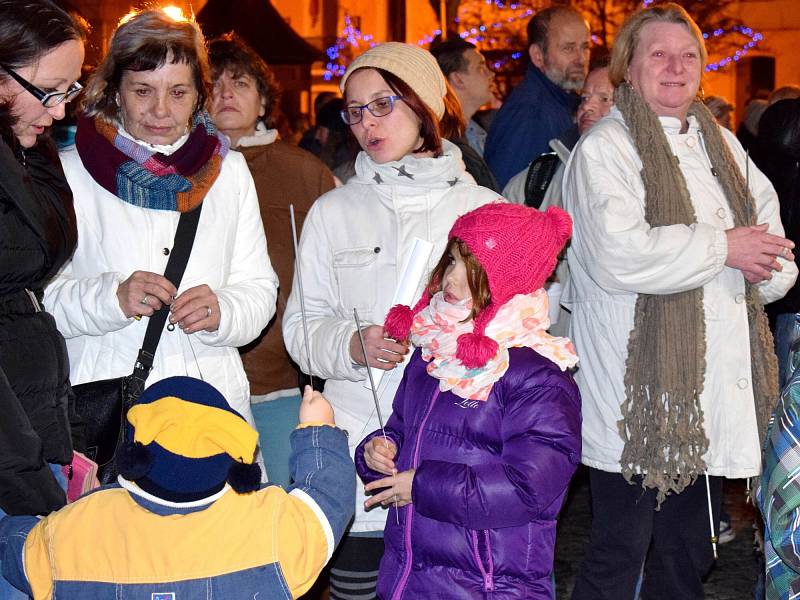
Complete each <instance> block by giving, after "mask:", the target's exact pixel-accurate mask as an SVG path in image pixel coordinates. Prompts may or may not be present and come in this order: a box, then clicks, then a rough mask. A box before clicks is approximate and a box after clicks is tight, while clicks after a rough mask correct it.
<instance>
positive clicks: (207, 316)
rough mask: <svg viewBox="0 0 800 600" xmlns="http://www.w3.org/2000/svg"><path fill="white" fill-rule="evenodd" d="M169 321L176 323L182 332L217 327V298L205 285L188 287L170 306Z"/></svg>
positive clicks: (212, 329)
mask: <svg viewBox="0 0 800 600" xmlns="http://www.w3.org/2000/svg"><path fill="white" fill-rule="evenodd" d="M170 312H172V314H171V315H170V317H169V322H170V323H177V324H178V327H180V328H181V329H183V332H184V333H194V332H196V331H216V330H217V329H219V321H220V314H219V300H218V299H217V295H216V294H215V293H214V291H213V290H212V289H211V288H210V287H208V286H207V285H205V284H204V285H198V286H195V287H193V288H189V289H188V290H186V291H185V292H183V293H182V294H181V295H180V296H178V297H177V298H175V301H174V302H173V303H172V306H171V307H170Z"/></svg>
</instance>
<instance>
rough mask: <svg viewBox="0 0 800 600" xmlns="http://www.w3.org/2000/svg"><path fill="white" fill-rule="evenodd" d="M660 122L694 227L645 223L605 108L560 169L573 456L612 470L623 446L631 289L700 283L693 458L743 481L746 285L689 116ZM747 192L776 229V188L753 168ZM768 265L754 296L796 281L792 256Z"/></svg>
mask: <svg viewBox="0 0 800 600" xmlns="http://www.w3.org/2000/svg"><path fill="white" fill-rule="evenodd" d="M661 124H662V126H663V128H664V133H665V134H666V136H667V139H668V140H669V144H670V147H671V148H672V151H673V152H674V153H675V155H676V156H677V157H678V159H679V161H680V169H681V171H682V173H683V175H684V178H685V179H686V184H687V187H688V190H689V194H690V196H691V198H692V204H693V206H694V209H695V212H696V214H697V221H698V222H697V223H696V224H694V225H690V226H686V225H671V226H665V227H650V226H649V225H648V224H647V222H646V221H645V218H644V187H643V185H642V180H641V177H640V174H639V173H640V170H641V168H642V163H641V160H640V158H639V156H638V155H637V153H636V151H635V150H634V147H633V144H632V142H631V140H630V138H629V137H628V134H627V127H626V125H625V122H624V120H623V118H622V115H621V113H620V112H619V111H618V110H617V109H616V108H612V109H611V112H610V113H609V115H608V116H607V117H605V118H604V119H602V120H601V121H600V122H598V123H597V124H596V125H595V126H594V127H593V128H592V129H591V131H590V132H589V133H588V134H587V135H586V136H585V137H584V138H583V139H582V140H581V141H580V142H579V144H578V146H577V147H576V148H575V150H574V151H573V153H572V157H571V159H570V163H569V164H568V166H567V172H566V175H565V180H564V190H565V194H564V201H565V202H564V204H565V208H566V209H567V210H568V211H569V212H570V214H571V215H572V217H573V220H574V228H573V235H572V244H571V246H570V249H569V251H568V260H569V268H570V275H571V276H570V280H569V285H568V288H567V290H566V291H565V296H564V299H563V301H564V303H565V304H567V305H568V306H570V307H571V309H572V324H571V337H572V340H573V341H574V343H575V346H576V349H577V351H578V354H579V356H580V357H581V364H580V368H579V370H578V373H577V381H578V385H579V386H580V390H581V396H582V398H583V462H584V463H585V464H587V465H589V466H591V467H594V468H597V469H602V470H604V471H610V472H619V471H620V465H619V459H620V456H621V453H622V448H623V442H622V439H621V438H620V435H619V433H618V426H617V421H619V420H620V419H621V411H620V405H621V403H622V401H623V398H624V391H623V378H624V375H625V362H626V360H627V344H628V337H629V334H630V331H631V329H632V327H633V316H634V307H635V303H636V298H637V293H648V294H673V293H676V292H681V291H685V290H690V289H694V288H697V287H699V286H702V287H703V311H704V314H705V322H706V376H705V386H704V388H703V393H702V395H701V397H700V402H701V406H702V409H703V415H704V427H705V431H706V435H707V436H708V439H709V442H710V445H709V449H708V452H707V453H706V455H705V457H704V459H705V461H706V464H707V465H708V472H709V474H711V475H720V476H725V477H731V478H738V477H750V476H753V475H757V474H758V472H759V470H760V467H761V453H760V448H759V436H758V431H757V426H756V415H755V410H754V406H753V388H752V385H751V381H750V377H751V371H750V350H749V347H750V346H749V329H748V322H747V309H746V304H745V302H744V283H745V281H744V277H743V275H742V273H741V271H738V270H736V269H732V268H729V267H726V266H725V260H726V258H727V253H728V247H727V238H726V236H725V230H726V229H730V228H732V227H733V217H732V214H731V210H730V208H729V206H728V202H727V200H726V199H725V196H724V194H723V191H722V188H721V186H720V185H719V183H718V181H717V180H716V178H715V177H714V175H712V173H711V164H710V162H709V159H708V156H707V155H706V152H705V149H704V145H703V140H702V136H701V135H700V132H699V130H698V127H697V122H696V120H695V119H694V117H689V130H688V132H687V133H684V134H681V133H680V122H679V120H678V119H676V118H669V117H662V118H661ZM721 131H722V135H723V137H724V138H725V140H726V141H727V143H728V145H729V147H730V148H731V151H732V153H733V156H734V158H735V160H736V162H737V163H738V165H739V167H740V168H741V169H742V173H743V174H744V171H745V153H744V151H743V150H742V147H741V145H740V144H739V142H738V141H737V140H736V138H735V137H734V136H733V134H731V133H730V132H729V131H728V130H726V129H722V128H721ZM750 190H751V192H752V194H753V196H754V197H755V199H756V204H757V207H758V222H759V223H769V230H770V232H771V233H774V234H776V235H783V233H784V232H783V226H782V225H781V222H780V214H779V211H778V198H777V195H776V194H775V191H774V189H773V188H772V185H771V184H770V183H769V180H767V178H766V177H765V176H764V175H763V174H762V173H761V172H760V171H759V170H758V169H757V168H756V167H755V166H754V165H753V164H752V163H751V164H750ZM779 262H780V264H781V265H782V267H783V271H781V272H775V273H774V274H773V277H772V279H771V280H769V281H767V282H764V283H762V284H760V285H759V292H760V294H761V297H762V299H763V301H764V302H765V303H766V302H771V301H774V300H776V299H778V298H780V297H782V296H783V295H784V294H785V293H786V292H787V290H789V288H790V287H791V286H792V284H793V283H794V281H795V278H796V277H797V268H796V266H795V264H794V262H787V261H785V260H783V259H779Z"/></svg>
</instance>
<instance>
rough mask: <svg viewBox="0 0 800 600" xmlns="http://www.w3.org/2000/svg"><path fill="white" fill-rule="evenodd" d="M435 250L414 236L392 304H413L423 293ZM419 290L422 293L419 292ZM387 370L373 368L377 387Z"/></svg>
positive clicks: (366, 381) (366, 386)
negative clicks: (421, 286) (422, 284)
mask: <svg viewBox="0 0 800 600" xmlns="http://www.w3.org/2000/svg"><path fill="white" fill-rule="evenodd" d="M431 252H433V244H432V243H430V242H429V241H427V240H423V239H420V238H418V237H415V238H414V242H413V244H412V246H411V251H410V252H409V253H408V256H406V259H405V261H404V262H403V269H402V270H401V271H400V277H399V278H398V280H397V287H396V288H395V290H394V296H392V304H391V306H390V307H389V308H391V307H392V306H394V305H395V304H405V305H407V306H413V304H412V302H414V300H416V299H417V298H418V297H419V296H420V295H421V290H419V288H420V284H421V283H423V282H422V278H423V277H425V276H426V275H427V274H428V260H429V259H430V257H431ZM418 290H419V292H420V293H417V292H418ZM385 372H386V371H382V370H381V369H375V368H373V369H372V378H373V379H374V381H375V388H376V389H377V388H378V387H379V386H380V384H381V378H382V377H383V374H384V373H385ZM364 387H365V388H367V389H369V387H370V385H369V377H368V378H367V379H366V380H364Z"/></svg>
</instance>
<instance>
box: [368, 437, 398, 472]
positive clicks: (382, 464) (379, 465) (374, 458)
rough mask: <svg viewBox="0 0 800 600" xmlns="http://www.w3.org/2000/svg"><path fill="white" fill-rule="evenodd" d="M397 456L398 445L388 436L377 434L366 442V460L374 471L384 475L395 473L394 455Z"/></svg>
mask: <svg viewBox="0 0 800 600" xmlns="http://www.w3.org/2000/svg"><path fill="white" fill-rule="evenodd" d="M395 456H397V446H395V444H394V442H393V441H392V440H390V439H388V438H384V437H383V436H380V435H377V436H375V437H374V438H372V439H371V440H370V441H368V442H367V443H366V444H364V460H365V461H366V463H367V466H368V467H369V468H370V469H372V470H373V471H377V472H378V473H383V474H384V475H394V474H395V473H396V472H397V471H396V470H395V464H394V457H395Z"/></svg>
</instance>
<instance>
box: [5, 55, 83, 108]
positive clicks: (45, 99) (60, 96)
mask: <svg viewBox="0 0 800 600" xmlns="http://www.w3.org/2000/svg"><path fill="white" fill-rule="evenodd" d="M0 67H2V68H3V70H4V71H5V72H6V73H8V74H9V76H10V77H11V79H13V80H14V81H16V82H17V83H18V84H20V85H21V86H22V87H24V88H25V89H26V90H27V91H29V92H30V93H31V95H32V96H33V97H34V98H36V99H37V100H38V101H39V102H41V103H42V105H44V107H45V108H53V107H54V106H58V105H59V104H61V103H62V102H69V101H70V100H73V99H74V98H75V96H77V95H78V94H79V93H80V91H81V90H82V89H83V86H82V85H81V84H80V83H78V82H77V81H74V82H73V83H72V85H71V86H69V88H68V89H67V91H66V92H45V91H43V90H41V89H39V88H38V87H36V86H35V85H33V84H32V83H31V82H30V81H27V80H26V79H24V78H22V77H20V76H19V75H17V74H16V73H15V72H14V71H13V70H11V69H9V68H8V67H6V66H4V65H0Z"/></svg>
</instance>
